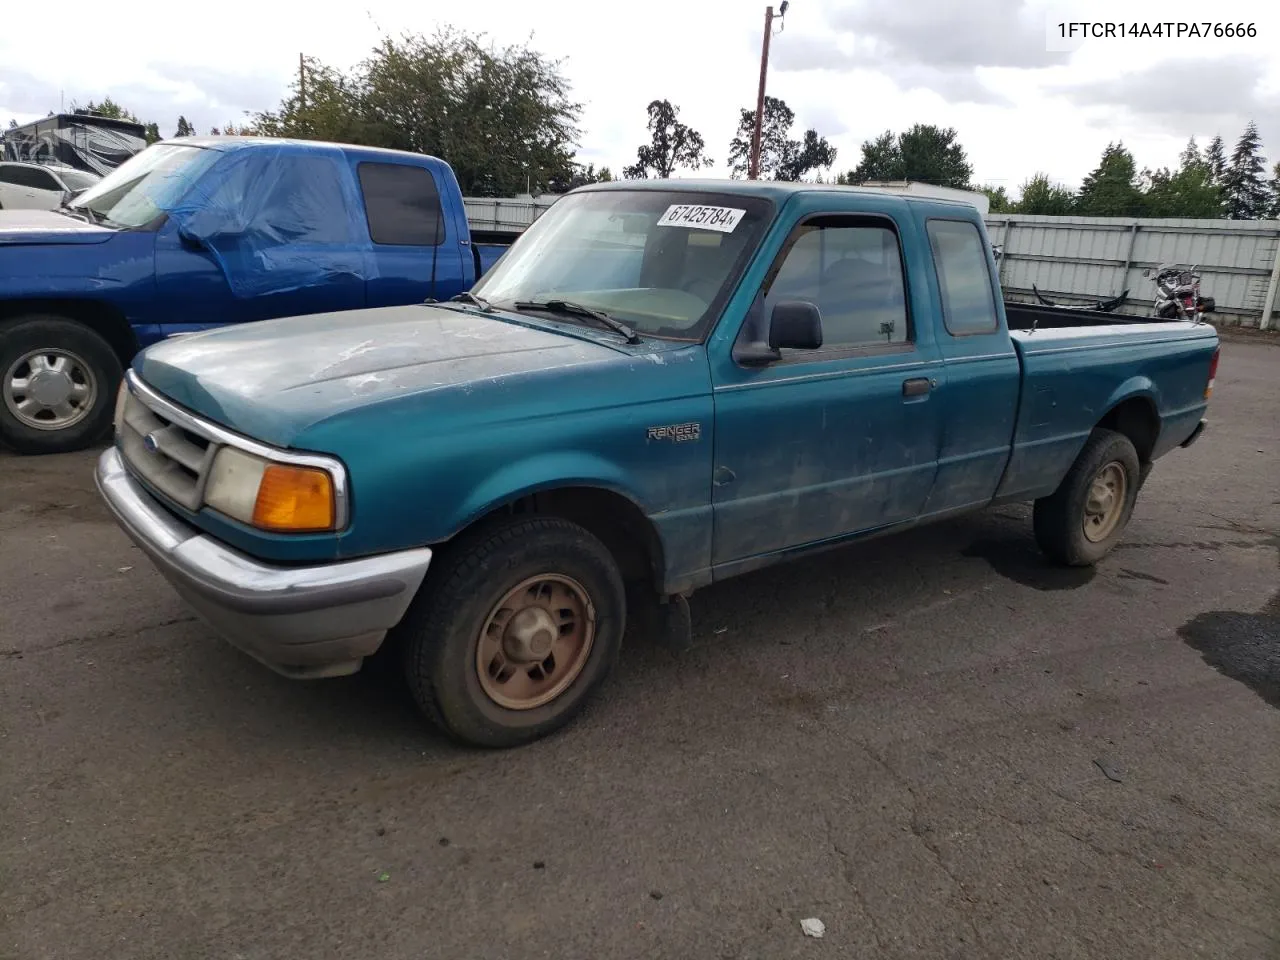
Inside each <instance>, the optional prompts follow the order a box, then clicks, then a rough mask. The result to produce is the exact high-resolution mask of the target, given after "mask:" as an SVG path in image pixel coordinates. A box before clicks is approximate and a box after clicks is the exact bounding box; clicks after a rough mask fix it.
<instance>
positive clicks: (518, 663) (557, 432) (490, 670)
mask: <svg viewBox="0 0 1280 960" xmlns="http://www.w3.org/2000/svg"><path fill="white" fill-rule="evenodd" d="M1011 328H1012V329H1011ZM1217 360H1218V340H1217V334H1216V332H1215V331H1214V329H1213V328H1212V327H1211V326H1208V325H1203V324H1196V323H1191V322H1165V321H1157V322H1149V321H1137V320H1130V321H1127V322H1126V321H1123V320H1121V321H1119V322H1118V321H1117V319H1116V318H1115V317H1113V316H1111V315H1090V314H1086V313H1082V312H1078V311H1058V312H1054V311H1045V310H1044V309H1043V308H1021V307H1017V306H1016V305H1013V304H1005V303H1004V302H1003V300H1002V297H1001V293H1000V287H999V284H998V282H997V278H996V273H995V270H994V259H993V255H992V252H991V247H990V244H989V242H988V240H987V237H986V234H985V230H984V227H983V223H982V220H981V218H980V216H979V214H978V212H977V210H976V209H974V208H972V207H970V206H966V205H964V204H962V203H956V202H947V201H942V200H930V199H920V198H910V197H901V196H891V195H886V194H884V193H878V192H874V191H870V190H858V189H851V188H840V187H828V186H823V185H808V184H780V183H759V182H747V183H743V182H728V183H726V182H716V181H650V182H624V183H620V184H609V185H597V186H592V187H588V188H584V189H581V190H579V191H576V192H574V193H571V194H569V195H567V196H566V197H564V198H563V199H561V200H560V201H559V202H557V203H556V204H555V206H554V207H552V208H551V209H550V210H549V211H548V212H547V213H546V214H544V215H543V216H542V218H541V219H539V220H538V221H537V222H536V223H535V224H534V225H533V226H532V227H531V228H530V229H529V230H528V231H527V232H526V233H525V234H524V235H523V236H521V237H520V239H519V240H518V241H517V242H516V243H515V245H514V246H513V247H512V248H511V249H510V250H509V251H508V252H507V254H506V255H505V256H504V257H503V259H502V260H500V261H499V262H498V264H497V265H496V266H495V267H494V268H493V269H492V270H491V271H490V272H489V273H488V274H486V275H485V276H484V277H483V278H482V279H481V280H480V281H479V282H478V283H477V284H476V285H475V286H474V287H473V288H472V290H471V291H470V293H468V294H464V295H462V299H460V300H459V301H457V302H447V303H427V304H420V305H411V306H398V307H385V308H380V309H372V310H354V311H348V312H341V313H333V314H322V315H319V316H316V315H313V316H309V317H306V318H286V319H279V320H268V321H263V322H260V323H256V324H251V325H246V326H241V327H233V328H228V329H224V330H216V331H211V332H208V333H201V334H196V335H193V336H189V337H184V338H181V339H179V340H171V341H165V342H162V343H159V344H156V345H155V346H152V347H150V348H148V349H147V350H145V351H144V352H142V353H141V354H140V355H139V356H138V357H137V358H136V359H135V360H134V363H133V367H132V369H131V370H130V371H128V374H127V376H126V378H125V383H124V385H123V388H122V390H121V393H120V396H119V399H118V403H117V409H116V415H115V416H116V434H115V443H114V445H113V446H112V447H111V448H110V449H109V450H107V451H106V452H105V453H104V454H103V455H102V457H101V459H100V461H99V463H98V467H97V481H98V485H99V488H100V490H101V492H102V494H103V496H104V498H105V500H106V502H107V504H108V505H109V506H110V508H111V510H112V511H113V513H114V515H115V517H116V518H117V519H118V521H119V522H120V524H121V525H122V526H123V527H124V529H125V530H126V531H127V532H128V533H129V535H130V536H131V537H132V538H133V539H134V540H135V541H136V542H137V544H138V545H139V546H140V547H141V548H142V549H143V550H144V551H145V552H146V553H147V554H148V555H149V556H150V558H151V559H152V560H153V561H154V562H155V564H156V566H157V567H158V568H159V569H160V571H161V572H162V573H163V574H164V576H165V577H166V578H167V579H168V580H169V581H170V582H171V583H172V584H173V586H174V587H175V588H176V589H177V591H178V592H179V593H180V594H181V595H182V597H184V598H185V599H186V600H187V601H188V603H189V604H190V605H191V606H192V607H194V608H195V610H197V611H198V612H199V613H200V614H201V615H202V616H203V617H204V618H205V619H206V620H207V621H208V622H209V623H210V624H211V625H212V626H213V627H214V628H215V629H216V630H217V631H218V632H220V633H222V634H223V635H225V636H226V638H227V639H229V640H230V641H231V642H232V643H234V644H236V645H237V646H239V647H241V648H242V649H243V650H245V651H246V652H248V653H250V654H252V655H253V656H255V657H257V658H258V659H260V660H262V661H263V662H265V663H266V664H268V665H269V666H272V667H273V668H275V669H276V670H279V671H280V672H282V673H285V674H288V675H291V676H296V677H322V676H334V675H340V674H347V673H351V672H353V671H356V670H358V669H359V668H360V666H361V664H362V662H363V661H364V659H365V658H367V657H369V656H370V655H372V654H373V653H375V652H376V651H377V650H378V649H379V648H380V647H381V646H382V645H383V644H384V642H385V643H388V644H391V645H392V647H393V648H394V649H395V652H396V655H397V656H399V657H401V658H402V662H403V664H404V669H405V671H406V675H407V678H408V681H409V685H410V687H411V689H412V690H413V693H414V696H415V698H416V700H417V702H418V703H419V705H420V706H421V707H422V709H423V711H424V712H425V713H426V714H427V715H428V716H429V717H431V718H432V719H434V720H435V721H436V722H438V723H439V724H440V725H441V726H442V727H443V728H444V729H445V730H446V731H447V732H449V733H450V734H452V735H453V736H454V737H456V738H458V739H460V740H462V741H464V742H466V743H469V744H474V745H482V746H509V745H515V744H519V743H522V742H526V741H529V740H532V739H534V738H536V737H539V736H542V735H544V734H546V733H548V732H550V731H552V730H554V729H555V728H557V727H559V726H560V725H562V724H563V723H565V722H566V721H567V720H568V719H569V718H570V717H571V716H572V715H573V714H574V713H575V711H577V710H578V709H579V708H580V707H581V706H582V705H583V702H584V700H585V699H586V698H587V697H588V695H589V694H590V693H591V692H592V690H593V689H595V688H596V687H597V686H598V685H599V684H600V682H601V681H602V680H603V679H604V677H605V676H606V674H607V673H608V672H609V669H610V667H611V666H612V665H613V664H614V662H615V660H616V658H617V655H618V651H619V646H620V644H621V640H622V636H623V630H624V626H625V625H626V622H627V619H628V616H631V617H633V618H640V617H641V616H642V615H643V620H642V621H641V622H644V623H647V624H649V625H650V626H651V627H652V628H653V629H657V630H664V631H669V632H670V634H671V635H673V636H675V637H679V636H681V635H682V634H685V635H687V631H688V604H687V597H688V596H689V594H690V593H692V592H693V591H695V590H697V589H698V588H700V587H704V586H706V585H708V584H711V583H715V582H717V581H719V580H723V579H725V578H727V577H731V576H734V575H735V574H740V573H743V572H746V571H749V570H755V569H758V568H761V567H764V566H766V565H769V564H772V563H774V562H776V561H780V560H785V559H788V558H791V557H796V556H799V555H803V554H805V553H808V552H810V551H813V550H817V549H822V548H827V547H832V546H835V545H840V544H844V543H847V542H849V541H852V540H856V539H858V538H861V537H866V536H869V535H873V534H881V533H886V532H892V531H895V530H903V529H906V528H909V527H912V526H914V525H917V524H920V523H923V522H928V521H932V520H937V519H939V518H943V517H950V516H954V515H955V514H957V513H960V512H963V511H971V510H976V509H979V508H983V507H987V506H990V505H992V504H999V503H1007V502H1012V501H1034V504H1035V509H1034V527H1035V534H1036V537H1037V540H1038V542H1039V544H1040V546H1041V547H1042V549H1043V550H1044V551H1045V552H1046V553H1047V554H1048V555H1049V556H1050V557H1052V558H1054V559H1055V560H1057V561H1059V562H1061V563H1064V564H1073V565H1087V564H1092V563H1095V562H1097V561H1098V560H1099V559H1101V558H1102V557H1103V556H1104V555H1105V554H1106V553H1107V552H1108V551H1109V550H1110V549H1111V548H1112V547H1113V546H1114V545H1115V543H1116V541H1117V539H1118V538H1119V537H1120V536H1121V533H1122V531H1123V530H1124V528H1125V525H1126V524H1127V522H1128V520H1129V517H1130V515H1131V513H1132V511H1133V508H1134V502H1135V499H1136V497H1137V495H1138V491H1139V489H1140V487H1141V486H1142V483H1143V481H1144V479H1145V478H1146V476H1147V471H1148V470H1149V469H1150V467H1151V465H1152V463H1153V462H1154V461H1155V460H1157V459H1158V458H1159V457H1161V456H1163V455H1164V454H1166V453H1169V452H1170V451H1172V450H1173V449H1175V448H1176V447H1179V446H1187V445H1188V444H1190V443H1191V442H1193V441H1194V440H1195V439H1196V437H1198V436H1199V434H1200V432H1201V430H1202V429H1203V427H1204V420H1203V415H1204V413H1205V410H1206V407H1207V404H1208V400H1209V394H1210V391H1211V389H1212V385H1213V378H1214V373H1215V368H1216V365H1217Z"/></svg>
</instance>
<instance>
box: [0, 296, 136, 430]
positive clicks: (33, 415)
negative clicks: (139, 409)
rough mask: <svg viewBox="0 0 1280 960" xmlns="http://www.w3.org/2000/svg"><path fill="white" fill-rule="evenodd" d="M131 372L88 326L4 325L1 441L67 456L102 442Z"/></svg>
mask: <svg viewBox="0 0 1280 960" xmlns="http://www.w3.org/2000/svg"><path fill="white" fill-rule="evenodd" d="M123 375H124V371H123V369H122V368H121V365H120V360H119V358H118V357H117V356H116V354H115V351H114V350H112V349H111V345H110V344H109V343H107V341H106V340H104V339H103V338H102V337H100V336H99V335H98V334H96V333H94V332H93V331H92V330H90V329H89V328H88V327H86V326H84V325H83V324H80V323H76V322H75V321H74V320H68V319H66V318H64V317H58V316H50V315H41V314H33V315H28V316H25V317H19V318H18V319H16V320H13V321H10V322H9V323H6V324H3V325H0V442H2V443H4V444H6V445H7V446H9V447H12V448H13V449H14V450H15V451H17V452H18V453H27V454H31V453H68V452H70V451H72V450H82V449H84V448H85V447H88V446H91V445H92V444H94V443H95V442H97V441H98V440H101V439H103V438H104V437H105V436H106V434H107V432H108V430H109V429H110V426H111V414H112V409H113V407H114V403H115V394H116V390H117V389H118V388H119V385H120V379H121V377H123Z"/></svg>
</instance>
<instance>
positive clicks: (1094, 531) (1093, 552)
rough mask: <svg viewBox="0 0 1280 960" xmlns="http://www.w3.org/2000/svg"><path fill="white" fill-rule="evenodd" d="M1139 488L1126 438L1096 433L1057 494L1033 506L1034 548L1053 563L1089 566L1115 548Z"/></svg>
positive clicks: (1135, 454) (1138, 467)
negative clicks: (1038, 548) (1035, 545)
mask: <svg viewBox="0 0 1280 960" xmlns="http://www.w3.org/2000/svg"><path fill="white" fill-rule="evenodd" d="M1141 484H1142V469H1141V464H1140V463H1139V461H1138V452H1137V451H1136V450H1135V449H1134V447H1133V443H1132V442H1131V441H1130V440H1129V438H1128V437H1126V436H1125V435H1124V434H1122V433H1116V432H1115V431H1114V430H1104V429H1101V428H1099V429H1095V430H1094V431H1093V432H1092V433H1091V434H1089V439H1088V440H1087V441H1085V445H1084V449H1083V450H1081V451H1080V455H1079V456H1078V457H1076V460H1075V463H1073V464H1072V465H1071V469H1070V470H1068V471H1067V475H1066V476H1065V477H1064V478H1063V479H1062V483H1061V484H1059V486H1058V489H1057V490H1055V491H1054V492H1053V494H1051V495H1050V496H1048V497H1044V498H1042V499H1040V500H1037V501H1036V502H1035V509H1034V511H1033V514H1032V518H1033V524H1034V527H1035V535H1036V543H1037V544H1039V546H1040V549H1041V550H1042V551H1044V553H1045V554H1046V555H1047V556H1048V557H1049V558H1050V559H1052V560H1055V561H1057V562H1058V563H1062V564H1065V565H1067V566H1071V567H1088V566H1092V565H1093V564H1095V563H1097V562H1098V561H1099V560H1101V559H1102V558H1103V557H1105V556H1106V555H1107V554H1108V553H1110V552H1111V551H1112V550H1113V549H1114V548H1115V545H1116V544H1117V543H1119V542H1120V537H1121V535H1122V534H1123V533H1124V529H1125V527H1126V526H1127V525H1128V523H1129V518H1130V517H1131V516H1132V515H1133V507H1134V504H1135V503H1136V502H1137V499H1138V489H1139V487H1140V486H1141Z"/></svg>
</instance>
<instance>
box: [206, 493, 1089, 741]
mask: <svg viewBox="0 0 1280 960" xmlns="http://www.w3.org/2000/svg"><path fill="white" fill-rule="evenodd" d="M975 560H976V561H981V563H980V564H978V563H974V562H973V561H975ZM992 571H994V572H996V573H997V574H999V575H1000V576H1002V577H1006V578H1008V579H1010V580H1013V581H1015V582H1017V583H1019V584H1022V585H1024V586H1029V587H1032V588H1034V589H1037V590H1065V589H1071V588H1074V587H1080V586H1083V585H1084V584H1086V583H1088V582H1089V579H1091V577H1092V571H1091V570H1090V571H1079V570H1061V569H1058V568H1054V567H1052V566H1051V565H1049V563H1048V562H1047V561H1045V560H1044V559H1042V558H1041V557H1040V555H1039V554H1038V552H1037V550H1036V546H1035V543H1034V540H1033V538H1032V536H1031V532H1030V525H1029V522H1028V518H1027V517H1026V516H1023V515H1020V514H1018V513H1011V512H1003V511H998V512H991V513H987V514H979V515H976V516H973V517H966V518H960V519H957V520H953V521H949V522H946V523H942V524H939V525H937V526H934V527H928V528H922V529H920V530H916V531H910V532H906V533H903V534H900V535H898V536H895V537H892V538H884V539H880V540H872V541H868V542H866V543H861V544H852V545H850V546H848V547H844V548H841V549H839V550H831V551H828V552H826V553H823V554H821V555H817V556H813V557H810V558H807V559H803V560H798V561H795V562H792V563H787V564H781V565H779V566H777V567H774V568H771V569H769V570H765V571H759V572H756V573H752V574H748V575H745V576H743V577H740V578H735V579H733V580H729V581H726V582H725V583H722V584H717V585H715V586H712V587H708V588H706V589H705V590H703V591H700V592H699V593H697V594H696V595H695V596H694V597H693V599H692V600H691V607H692V614H693V626H694V650H693V651H690V652H688V653H684V654H674V655H673V654H671V653H669V652H667V651H666V650H665V649H664V648H662V647H661V645H660V644H659V643H658V642H656V641H655V640H654V639H653V638H651V637H648V636H636V635H635V634H636V631H629V633H628V636H627V638H626V640H625V642H624V645H623V654H622V658H621V662H620V663H619V665H618V669H617V671H616V672H615V675H614V678H613V679H612V680H611V682H610V684H609V685H608V692H607V694H606V695H605V696H603V697H601V698H599V699H598V700H597V701H596V702H594V703H593V704H592V705H591V706H589V707H588V719H587V722H586V723H585V724H573V725H571V727H570V728H569V729H568V730H566V731H565V732H564V733H562V734H560V735H558V736H557V737H553V738H551V739H550V740H548V741H543V742H542V743H540V744H538V745H535V749H536V750H537V752H539V753H541V752H542V750H552V751H555V750H558V749H561V748H559V747H556V746H554V745H555V744H556V743H557V742H560V741H563V740H564V739H565V738H566V736H567V737H570V738H574V739H576V738H578V737H582V736H585V737H587V738H588V739H594V738H595V737H597V736H603V735H605V734H604V733H603V732H602V731H604V730H607V728H609V727H610V726H611V725H612V723H613V722H615V721H616V722H621V723H630V722H634V720H635V718H634V716H633V714H637V713H638V714H640V715H642V716H647V715H648V712H649V711H651V710H653V709H657V708H655V707H653V706H651V705H650V704H648V703H646V701H647V700H650V699H652V694H653V691H655V690H665V689H669V688H671V687H672V686H673V685H676V684H678V683H680V682H686V681H685V680H681V679H680V676H679V675H683V674H685V673H687V672H688V671H689V669H690V668H691V667H692V668H693V669H694V671H695V672H697V673H701V672H702V671H703V670H704V669H706V668H708V667H709V666H710V663H711V661H718V660H719V659H720V658H728V659H729V660H730V661H734V662H736V661H737V660H738V659H739V658H737V657H734V656H733V651H735V650H744V649H745V650H747V651H752V650H753V649H764V648H767V647H774V646H777V645H782V646H787V645H790V644H792V643H795V644H797V645H801V644H804V643H806V642H812V643H815V644H818V645H821V644H822V643H823V642H825V641H824V640H822V639H821V638H817V637H813V636H812V635H813V634H815V633H816V632H817V630H818V624H819V623H820V622H821V623H824V624H825V625H826V626H825V628H824V629H831V630H835V631H837V632H838V633H839V634H841V635H842V636H845V637H851V638H856V637H859V636H863V635H865V634H866V633H867V631H868V630H869V629H872V628H873V627H874V625H875V624H876V623H878V622H883V621H886V620H888V619H891V618H893V617H894V616H895V615H897V614H900V613H901V612H902V611H903V610H904V609H911V608H916V607H922V606H925V605H927V604H929V603H935V602H937V601H938V600H939V599H945V595H946V594H958V593H961V592H971V591H973V590H979V589H983V588H985V587H986V586H987V585H989V583H990V581H991V576H990V574H991V572H992ZM722 635H727V636H722ZM922 642H926V643H927V639H924V640H922ZM873 643H874V641H873V640H868V644H869V645H870V644H873ZM744 645H745V647H744ZM217 646H218V648H219V649H218V652H217V653H214V652H213V651H212V650H207V651H206V653H204V654H202V655H201V656H207V657H214V656H217V657H223V656H225V657H239V656H240V655H239V654H236V653H235V652H234V651H232V650H230V649H225V648H222V645H221V644H220V643H219V644H218V645H217ZM858 650H859V647H858V644H857V642H856V641H855V642H854V644H853V645H852V646H851V647H850V648H848V653H849V654H850V655H851V656H853V657H854V658H857V657H858V656H859V653H858ZM864 655H865V656H873V653H872V652H870V651H869V650H868V651H867V652H865V654H864ZM734 662H731V663H728V664H723V663H722V664H720V666H721V667H723V668H724V669H729V670H734V669H738V667H737V666H735V665H734ZM850 669H851V670H856V669H857V667H856V665H850ZM868 669H870V668H868ZM260 670H261V668H259V667H257V665H256V664H255V665H246V666H245V667H244V671H243V673H244V676H245V678H246V680H248V682H249V683H251V684H252V685H253V686H257V687H259V688H261V687H262V686H266V685H269V686H270V693H269V695H267V696H265V698H264V697H263V696H262V695H263V693H264V692H265V691H262V690H261V689H260V690H259V694H258V695H257V696H254V697H253V698H252V699H254V700H258V701H259V702H260V703H261V702H262V701H263V700H267V701H271V702H272V704H273V706H272V707H271V708H270V709H265V710H262V711H253V712H256V713H258V714H259V715H258V717H257V722H260V723H262V724H274V725H276V731H275V734H274V736H275V737H276V738H277V743H278V745H279V746H281V747H282V748H283V749H286V750H288V749H291V748H292V749H303V750H305V749H308V743H313V742H314V741H316V740H326V739H328V740H329V741H330V743H331V744H333V745H334V746H335V747H337V746H338V745H339V744H345V745H346V748H347V749H352V750H356V749H358V750H359V752H360V755H361V756H363V757H365V758H366V759H367V760H368V761H369V762H372V761H373V760H374V758H375V757H378V756H381V757H382V758H383V759H391V758H392V757H399V758H401V759H408V758H418V757H423V758H428V759H430V758H435V759H443V758H450V757H454V758H457V757H460V756H468V755H469V756H473V757H476V758H482V757H484V756H485V755H486V754H483V753H480V754H477V753H475V752H474V751H468V750H466V749H464V748H461V747H455V746H453V745H452V743H451V742H450V741H449V740H448V739H447V738H446V737H445V736H443V735H442V734H440V733H439V732H437V731H435V730H434V729H433V728H432V727H431V726H430V725H429V724H427V723H426V722H425V721H424V720H423V719H422V718H421V717H420V716H419V715H418V712H417V709H416V707H415V706H414V704H413V702H412V698H411V697H410V695H409V692H408V689H407V686H406V684H405V681H404V679H403V677H402V676H401V675H400V661H399V656H398V655H397V653H396V651H394V650H390V649H384V651H382V652H381V653H380V654H379V655H378V656H377V657H375V658H372V659H371V660H370V661H368V662H367V663H366V667H365V669H364V670H363V671H361V672H360V673H359V674H356V675H355V676H353V677H349V678H343V679H340V680H331V681H323V682H319V683H307V684H299V683H296V682H294V681H288V680H283V679H280V678H275V677H272V676H264V675H262V674H261V673H260ZM236 672H237V673H240V672H241V671H239V670H237V671H236ZM254 676H256V677H257V678H258V679H257V682H256V683H255V682H254V681H253V680H251V679H249V678H251V677H254ZM214 682H215V681H212V680H211V681H210V683H214ZM688 682H697V680H696V679H695V680H693V681H688ZM708 682H710V680H708ZM232 686H234V684H233V685H232ZM224 693H225V691H224ZM214 696H216V695H215V694H214V693H213V692H212V691H210V692H209V697H214ZM202 699H203V695H202ZM618 711H621V715H620V717H615V718H614V719H613V720H608V719H605V718H606V717H608V716H611V715H613V714H615V713H616V712H618ZM281 712H283V713H285V714H287V715H288V716H289V717H290V719H289V720H288V722H287V724H284V726H287V728H288V730H289V731H290V732H289V733H286V732H285V731H284V730H283V729H280V725H281V720H280V716H281ZM241 717H242V719H243V714H242V715H241ZM591 717H594V718H595V719H596V721H597V722H595V723H593V722H591V719H590V718H591ZM255 725H256V724H255ZM592 728H595V729H592ZM584 729H586V730H587V731H588V732H586V733H584V732H583V731H584ZM282 736H283V738H284V740H285V741H286V742H285V743H279V740H280V738H281V737H282ZM406 751H411V752H409V753H407V752H406Z"/></svg>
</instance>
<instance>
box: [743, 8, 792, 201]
mask: <svg viewBox="0 0 1280 960" xmlns="http://www.w3.org/2000/svg"><path fill="white" fill-rule="evenodd" d="M788 3H789V0H782V3H781V5H780V6H779V7H778V14H777V16H778V19H779V20H781V19H782V18H783V17H785V16H786V15H787V5H788ZM773 17H774V13H773V7H765V8H764V45H763V47H762V49H761V50H760V89H759V90H758V91H757V92H756V122H755V126H754V127H753V128H752V131H751V157H750V159H749V160H748V161H747V179H748V180H758V179H759V177H760V128H761V127H762V126H763V124H764V82H765V78H766V77H767V76H768V74H769V38H770V37H771V36H773Z"/></svg>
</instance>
